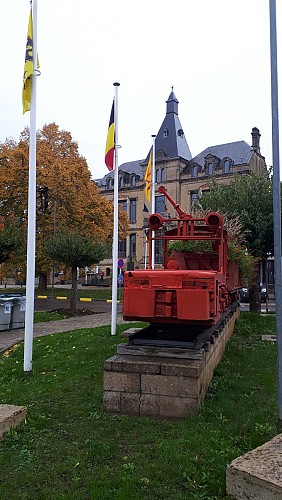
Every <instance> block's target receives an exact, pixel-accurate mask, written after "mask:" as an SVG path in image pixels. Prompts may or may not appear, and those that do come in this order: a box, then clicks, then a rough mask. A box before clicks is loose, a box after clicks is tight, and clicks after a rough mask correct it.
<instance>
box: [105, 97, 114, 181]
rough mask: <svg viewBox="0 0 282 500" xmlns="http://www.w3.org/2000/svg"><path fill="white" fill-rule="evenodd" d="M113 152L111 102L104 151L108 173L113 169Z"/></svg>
mask: <svg viewBox="0 0 282 500" xmlns="http://www.w3.org/2000/svg"><path fill="white" fill-rule="evenodd" d="M114 151H115V101H113V105H112V111H111V117H110V122H109V129H108V136H107V142H106V150H105V163H106V165H107V167H108V169H109V170H110V171H112V170H113V169H114Z"/></svg>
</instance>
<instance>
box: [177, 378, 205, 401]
mask: <svg viewBox="0 0 282 500" xmlns="http://www.w3.org/2000/svg"><path fill="white" fill-rule="evenodd" d="M199 392H200V381H199V379H195V378H190V377H179V378H178V396H180V397H182V398H198V396H199ZM175 395H176V394H175Z"/></svg>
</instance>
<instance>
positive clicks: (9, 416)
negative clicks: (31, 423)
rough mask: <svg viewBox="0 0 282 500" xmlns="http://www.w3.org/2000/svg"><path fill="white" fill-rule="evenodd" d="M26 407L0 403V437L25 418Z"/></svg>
mask: <svg viewBox="0 0 282 500" xmlns="http://www.w3.org/2000/svg"><path fill="white" fill-rule="evenodd" d="M26 414H27V408H26V407H25V406H14V405H2V404H1V405H0V438H1V437H2V436H3V434H5V432H8V431H9V430H10V429H11V428H13V427H17V426H18V425H20V424H21V422H22V421H23V420H25V418H26Z"/></svg>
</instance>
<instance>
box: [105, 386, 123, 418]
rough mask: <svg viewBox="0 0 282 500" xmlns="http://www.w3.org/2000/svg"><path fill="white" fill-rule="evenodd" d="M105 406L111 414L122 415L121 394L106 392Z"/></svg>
mask: <svg viewBox="0 0 282 500" xmlns="http://www.w3.org/2000/svg"><path fill="white" fill-rule="evenodd" d="M103 406H104V410H105V411H108V412H109V413H120V392H115V391H104V400H103Z"/></svg>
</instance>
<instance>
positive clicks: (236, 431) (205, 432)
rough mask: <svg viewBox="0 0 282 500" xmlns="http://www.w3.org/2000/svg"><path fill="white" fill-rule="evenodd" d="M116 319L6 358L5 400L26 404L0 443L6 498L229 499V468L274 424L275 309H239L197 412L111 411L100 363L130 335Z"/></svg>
mask: <svg viewBox="0 0 282 500" xmlns="http://www.w3.org/2000/svg"><path fill="white" fill-rule="evenodd" d="M128 327H129V326H128V325H120V326H118V334H117V336H116V337H111V335H110V327H100V328H96V329H84V330H79V331H75V332H69V333H65V334H61V335H53V336H49V337H43V338H39V339H35V341H34V356H33V358H34V362H33V365H34V367H33V368H34V369H33V373H32V374H30V375H24V374H23V345H22V344H19V345H18V346H17V347H16V348H15V349H12V350H11V352H10V353H9V355H8V356H3V357H2V358H0V377H1V387H0V393H1V402H3V403H9V404H16V405H26V406H27V407H28V417H27V422H26V424H23V425H22V426H21V427H19V428H18V429H15V430H12V431H11V432H10V433H9V434H8V435H6V437H5V438H4V439H3V440H2V441H1V444H0V498H1V500H14V499H15V500H18V499H21V500H30V499H32V498H34V499H40V500H47V499H48V500H53V499H55V500H57V499H58V500H59V499H73V500H80V499H81V500H85V499H89V500H90V499H91V500H92V499H95V500H96V499H99V500H100V499H101V500H112V499H120V500H123V499H124V500H132V499H133V500H135V499H136V500H139V499H140V500H141V499H142V500H143V499H144V500H148V499H149V500H155V499H159V500H170V499H185V500H196V499H204V500H215V499H226V498H227V497H226V495H225V469H226V465H227V464H228V463H229V462H231V461H232V460H233V459H234V458H235V457H237V456H239V455H242V454H243V453H245V452H246V451H248V450H251V449H253V448H255V447H257V446H259V445H261V444H262V443H264V442H266V441H268V440H269V439H271V438H272V437H273V436H274V435H275V434H276V433H277V431H276V421H277V361H276V346H275V345H274V344H273V343H271V342H263V341H261V340H260V337H261V334H265V333H274V330H275V318H274V316H273V315H268V316H257V315H254V314H251V313H242V314H241V318H240V320H239V321H238V322H237V325H236V331H235V333H234V335H233V337H232V338H231V340H230V341H229V343H228V346H227V349H226V351H225V354H224V357H223V360H222V362H221V363H220V365H219V366H218V368H217V369H216V373H215V376H214V378H213V381H212V383H211V385H210V389H209V392H208V395H207V397H206V399H205V401H204V403H203V405H202V408H201V413H200V415H199V416H198V417H188V418H186V419H185V420H184V421H176V422H174V421H168V420H164V421H159V420H150V419H148V418H144V417H142V418H137V417H135V418H132V417H127V416H109V415H108V414H106V413H105V412H104V411H103V408H102V399H103V365H104V361H105V360H106V359H107V358H108V357H110V356H111V355H113V354H115V352H116V345H117V344H118V343H120V342H122V341H125V340H124V339H123V338H122V337H121V336H120V333H121V332H122V331H123V330H125V329H127V328H128Z"/></svg>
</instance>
